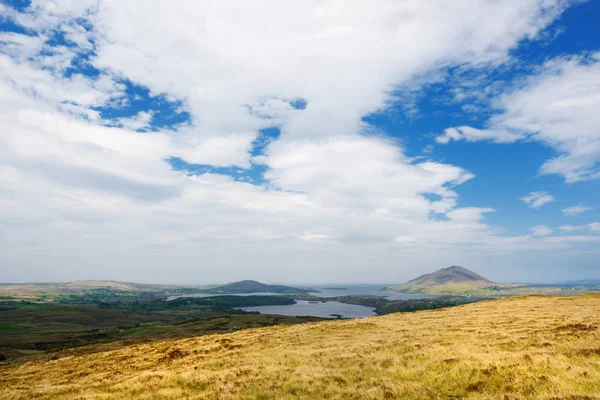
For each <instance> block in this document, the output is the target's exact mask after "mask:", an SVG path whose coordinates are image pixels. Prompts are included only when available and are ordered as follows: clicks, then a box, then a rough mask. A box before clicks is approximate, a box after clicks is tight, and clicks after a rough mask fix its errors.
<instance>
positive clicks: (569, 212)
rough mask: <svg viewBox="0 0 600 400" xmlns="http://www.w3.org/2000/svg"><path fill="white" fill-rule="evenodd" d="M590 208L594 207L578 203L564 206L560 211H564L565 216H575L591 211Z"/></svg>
mask: <svg viewBox="0 0 600 400" xmlns="http://www.w3.org/2000/svg"><path fill="white" fill-rule="evenodd" d="M590 210H592V207H587V206H584V205H583V204H577V205H575V206H571V207H566V208H563V209H561V210H560V211H562V213H563V215H564V216H567V217H574V216H576V215H579V214H583V213H584V212H586V211H590Z"/></svg>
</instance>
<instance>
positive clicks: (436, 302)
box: [318, 294, 486, 315]
mask: <svg viewBox="0 0 600 400" xmlns="http://www.w3.org/2000/svg"><path fill="white" fill-rule="evenodd" d="M325 300H330V301H339V302H340V303H347V304H357V305H361V306H367V307H374V308H375V313H377V315H385V314H391V313H396V312H413V311H420V310H435V309H438V308H447V307H454V306H459V305H462V304H468V303H475V302H477V301H481V300H486V299H484V298H478V297H466V296H439V297H435V298H431V299H409V300H388V299H386V298H385V297H382V296H373V295H357V294H354V295H349V296H339V297H333V298H328V299H324V298H318V301H325Z"/></svg>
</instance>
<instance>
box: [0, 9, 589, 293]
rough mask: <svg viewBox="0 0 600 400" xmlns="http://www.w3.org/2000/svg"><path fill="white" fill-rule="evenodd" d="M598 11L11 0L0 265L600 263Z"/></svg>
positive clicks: (2, 65)
mask: <svg viewBox="0 0 600 400" xmlns="http://www.w3.org/2000/svg"><path fill="white" fill-rule="evenodd" d="M598 15H600V2H597V1H587V2H586V1H568V0H453V1H442V0H439V1H435V0H432V1H427V2H424V1H420V0H404V1H386V0H381V1H374V2H365V1H358V0H357V1H350V0H349V1H333V0H302V1H286V2H282V1H266V0H265V1H254V2H244V1H233V0H232V1H227V2H224V1H195V2H188V1H185V2H184V1H178V0H171V1H158V0H157V1H150V0H149V1H145V2H144V3H143V7H141V6H140V2H139V1H133V0H118V1H116V0H115V1H109V0H78V1H66V0H40V1H31V2H30V1H25V0H0V282H31V281H71V280H78V279H115V280H125V281H134V282H153V283H176V284H204V283H218V282H230V281H235V280H241V279H256V280H261V281H264V282H281V283H331V282H338V283H353V282H356V283H359V282H360V283H388V284H391V283H400V282H403V281H406V280H408V279H411V278H414V277H416V276H418V275H421V274H424V273H428V272H432V271H435V270H437V269H439V268H444V267H448V266H451V265H462V266H463V267H466V268H469V269H472V270H474V271H476V272H478V273H480V274H482V275H484V276H486V277H488V278H490V279H493V280H496V281H498V282H539V283H544V282H556V281H564V280H576V279H584V278H600V196H599V195H600V112H599V111H600V24H598V23H597V22H598V21H597V18H598Z"/></svg>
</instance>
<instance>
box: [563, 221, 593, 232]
mask: <svg viewBox="0 0 600 400" xmlns="http://www.w3.org/2000/svg"><path fill="white" fill-rule="evenodd" d="M558 229H560V230H563V231H566V232H574V231H579V230H589V231H590V232H593V233H596V232H598V233H600V222H592V223H591V224H586V225H580V226H573V225H563V226H561V227H559V228H558Z"/></svg>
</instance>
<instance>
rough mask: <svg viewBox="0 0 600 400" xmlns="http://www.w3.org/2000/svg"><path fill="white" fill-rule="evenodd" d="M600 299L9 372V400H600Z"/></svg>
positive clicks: (5, 379)
mask: <svg viewBox="0 0 600 400" xmlns="http://www.w3.org/2000/svg"><path fill="white" fill-rule="evenodd" d="M599 327H600V295H582V296H577V297H549V296H529V297H520V298H508V299H502V300H494V301H486V302H479V303H474V304H469V305H465V306H459V307H455V308H449V309H442V310H435V311H421V312H416V313H405V314H391V315H386V316H381V317H373V318H366V319H362V320H348V321H327V322H319V323H308V324H302V325H294V326H275V327H268V328H262V329H249V330H243V331H238V332H235V333H231V334H225V335H209V336H202V337H197V338H192V339H183V340H176V341H162V342H154V343H151V344H144V345H136V346H131V347H127V348H125V349H121V350H117V351H109V352H103V353H95V354H91V355H87V356H70V357H65V358H60V359H57V360H54V361H48V362H37V363H27V364H24V365H20V366H4V367H2V369H1V370H0V398H2V399H32V398H41V399H92V398H94V399H95V398H102V399H106V398H115V399H133V398H135V399H186V398H187V399H296V398H303V399H323V398H329V399H396V398H398V399H452V398H455V399H458V398H468V399H504V400H515V399H520V400H524V399H571V400H586V399H588V400H589V399H600V329H598V328H599Z"/></svg>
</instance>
